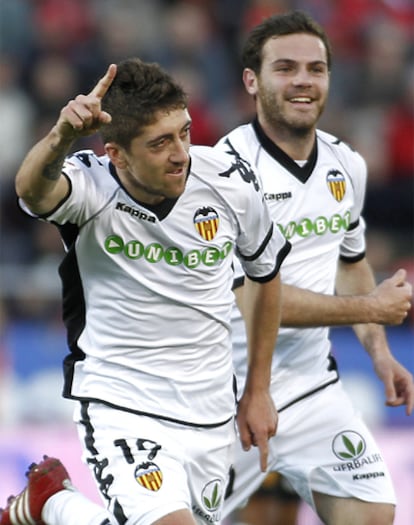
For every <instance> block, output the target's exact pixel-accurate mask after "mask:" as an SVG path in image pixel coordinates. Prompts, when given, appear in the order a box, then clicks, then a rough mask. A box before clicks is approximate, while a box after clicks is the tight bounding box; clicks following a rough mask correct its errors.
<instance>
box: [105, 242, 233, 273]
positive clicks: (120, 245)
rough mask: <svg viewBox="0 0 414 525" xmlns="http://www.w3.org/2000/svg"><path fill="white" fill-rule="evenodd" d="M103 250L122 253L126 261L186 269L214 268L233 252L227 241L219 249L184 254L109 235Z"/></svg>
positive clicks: (156, 244) (175, 249)
mask: <svg viewBox="0 0 414 525" xmlns="http://www.w3.org/2000/svg"><path fill="white" fill-rule="evenodd" d="M104 246H105V250H106V252H107V253H109V254H111V255H117V254H120V253H123V254H124V255H125V256H126V257H128V259H140V258H141V257H145V260H147V261H148V262H150V263H158V262H160V261H165V262H166V263H167V264H169V265H171V266H177V265H179V264H184V265H185V266H187V267H188V268H196V267H197V266H199V265H200V264H204V265H205V266H214V265H215V264H217V263H218V262H219V261H220V260H221V259H225V258H226V257H227V256H228V255H229V254H230V253H231V252H232V250H233V243H232V242H230V241H227V242H226V243H225V244H224V245H223V246H222V247H221V248H217V247H213V246H212V247H211V248H206V249H205V250H203V251H202V252H201V251H200V250H191V251H190V252H188V253H187V254H184V253H183V252H182V251H181V250H180V249H179V248H177V247H174V246H170V247H169V248H164V247H163V246H162V245H161V244H159V243H152V244H149V245H148V246H144V245H143V244H142V242H140V241H138V240H136V239H134V240H132V241H128V242H127V243H125V242H124V240H123V239H122V238H121V237H119V236H118V235H109V236H108V237H107V238H106V239H105V242H104Z"/></svg>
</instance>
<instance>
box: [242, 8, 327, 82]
mask: <svg viewBox="0 0 414 525" xmlns="http://www.w3.org/2000/svg"><path fill="white" fill-rule="evenodd" d="M296 33H306V34H309V35H314V36H316V37H318V38H320V39H321V40H322V42H323V44H324V46H325V49H326V58H327V64H328V70H330V69H331V65H332V50H331V45H330V42H329V39H328V36H327V34H326V33H325V31H324V30H323V28H322V27H321V26H320V25H319V24H318V23H317V22H315V20H313V18H311V17H310V16H309V15H307V14H306V13H304V12H303V11H299V10H296V11H291V12H289V13H284V14H282V15H273V16H270V17H269V18H266V19H265V20H263V22H261V23H260V24H259V25H257V26H255V27H254V28H253V29H252V30H251V31H250V33H249V34H248V36H247V39H246V42H245V44H244V46H243V50H242V57H241V58H242V66H243V67H244V68H249V69H252V70H253V71H254V72H255V73H256V74H258V73H260V69H261V67H262V60H263V55H262V53H263V46H264V45H265V44H266V42H267V41H268V40H269V38H272V37H277V36H285V35H293V34H296Z"/></svg>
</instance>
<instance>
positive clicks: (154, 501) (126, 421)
mask: <svg viewBox="0 0 414 525" xmlns="http://www.w3.org/2000/svg"><path fill="white" fill-rule="evenodd" d="M74 419H75V422H76V423H77V427H78V433H79V437H80V440H81V444H82V447H83V454H82V457H83V460H84V461H85V462H86V463H87V464H88V466H89V467H90V469H91V471H92V473H93V475H94V478H95V481H96V483H97V486H98V489H99V491H100V494H101V495H102V497H103V500H104V501H105V504H106V506H107V507H108V508H109V509H110V511H111V512H112V513H113V514H114V515H115V516H116V517H118V518H119V522H120V523H122V522H123V520H126V518H127V519H128V524H130V525H150V524H152V523H154V521H156V520H158V519H160V518H161V517H162V516H165V515H166V514H168V513H171V512H174V511H176V510H180V509H189V510H190V511H191V512H192V513H193V514H194V517H195V519H196V522H197V524H199V525H206V524H207V523H208V524H214V523H219V522H220V519H221V513H222V505H223V500H224V491H225V488H226V485H227V482H228V474H229V469H230V465H231V464H232V462H233V459H234V443H235V440H236V429H235V422H234V420H232V421H230V422H229V423H226V424H225V425H222V426H220V427H216V428H199V427H197V428H193V427H190V426H184V425H179V424H174V423H169V422H166V421H163V420H160V419H155V418H152V417H146V416H140V415H135V414H132V413H128V412H125V411H122V410H115V409H112V408H109V407H107V406H105V405H103V404H98V403H88V404H80V405H79V408H76V409H75V418H74Z"/></svg>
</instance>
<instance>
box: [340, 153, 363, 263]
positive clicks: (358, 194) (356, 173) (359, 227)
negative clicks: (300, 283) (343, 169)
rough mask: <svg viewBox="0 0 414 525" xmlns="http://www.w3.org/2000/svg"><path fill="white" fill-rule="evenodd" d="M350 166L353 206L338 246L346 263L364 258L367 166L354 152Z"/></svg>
mask: <svg viewBox="0 0 414 525" xmlns="http://www.w3.org/2000/svg"><path fill="white" fill-rule="evenodd" d="M352 161H353V162H352V165H351V167H350V174H351V180H352V186H353V187H352V190H353V192H354V205H353V206H352V208H351V210H350V211H351V217H350V224H349V227H348V230H347V232H346V234H345V236H344V240H343V242H342V244H341V246H340V257H341V259H342V260H344V261H347V262H357V261H359V260H361V259H363V258H364V257H365V250H366V242H365V229H366V225H365V221H364V219H363V217H362V210H363V206H364V200H365V192H366V183H367V166H366V163H365V160H364V159H363V158H362V157H361V156H360V155H359V154H358V153H356V152H352Z"/></svg>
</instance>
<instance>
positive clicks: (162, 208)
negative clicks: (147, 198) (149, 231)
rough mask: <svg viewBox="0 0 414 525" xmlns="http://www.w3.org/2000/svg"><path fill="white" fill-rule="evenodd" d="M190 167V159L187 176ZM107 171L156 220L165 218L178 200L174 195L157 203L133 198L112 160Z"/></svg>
mask: <svg viewBox="0 0 414 525" xmlns="http://www.w3.org/2000/svg"><path fill="white" fill-rule="evenodd" d="M190 168H191V160H190V164H189V166H188V171H187V178H188V176H189V174H190ZM109 172H110V173H111V175H112V177H114V179H115V180H116V181H117V182H118V184H119V185H120V186H121V188H122V189H123V190H124V191H125V192H126V193H128V195H129V196H130V197H131V199H133V200H134V201H135V202H136V203H137V204H139V205H140V206H143V207H144V208H146V209H147V210H149V211H151V212H152V213H153V214H154V215H156V216H157V218H158V220H160V221H161V220H162V219H165V217H167V215H168V214H169V213H170V211H171V210H172V209H173V208H174V206H175V203H176V202H177V201H178V199H179V197H176V198H175V199H167V198H166V199H164V200H163V201H161V202H160V203H159V204H147V203H146V202H142V201H139V200H137V199H134V197H133V196H132V195H131V194H130V193H129V191H128V190H127V189H126V188H125V187H124V186H123V184H122V182H121V180H120V179H119V177H118V174H117V172H116V168H115V166H114V165H113V164H112V162H109Z"/></svg>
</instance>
